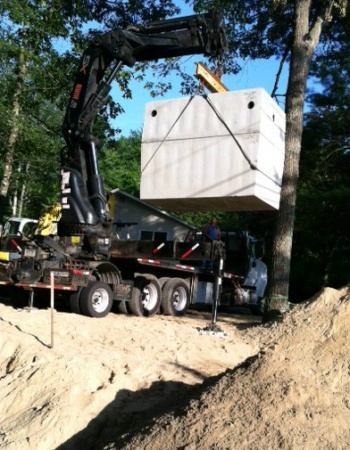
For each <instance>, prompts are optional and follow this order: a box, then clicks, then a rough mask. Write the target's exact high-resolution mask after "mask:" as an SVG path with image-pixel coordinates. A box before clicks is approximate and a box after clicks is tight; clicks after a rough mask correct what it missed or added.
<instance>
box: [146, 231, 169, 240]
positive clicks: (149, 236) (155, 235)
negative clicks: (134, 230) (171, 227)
mask: <svg viewBox="0 0 350 450" xmlns="http://www.w3.org/2000/svg"><path fill="white" fill-rule="evenodd" d="M167 235H168V233H166V232H164V231H141V234H140V239H141V241H161V242H164V241H166V240H167Z"/></svg>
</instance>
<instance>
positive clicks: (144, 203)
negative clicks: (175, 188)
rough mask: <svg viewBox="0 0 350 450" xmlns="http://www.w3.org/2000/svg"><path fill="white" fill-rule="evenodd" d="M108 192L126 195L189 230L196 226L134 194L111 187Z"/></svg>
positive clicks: (194, 228)
mask: <svg viewBox="0 0 350 450" xmlns="http://www.w3.org/2000/svg"><path fill="white" fill-rule="evenodd" d="M110 194H113V195H114V196H116V197H117V196H121V197H126V198H128V199H129V200H131V201H133V202H135V203H139V204H141V205H143V206H145V207H146V208H149V209H150V210H152V211H153V212H154V213H156V214H158V215H161V216H165V217H167V218H168V219H171V220H173V221H174V222H177V223H179V224H181V225H183V226H185V227H187V228H189V229H191V230H196V229H197V228H198V227H196V226H195V225H192V224H190V223H188V222H185V221H184V220H181V219H179V218H178V217H176V216H173V215H172V214H169V213H168V212H167V211H165V210H164V209H160V208H157V207H156V206H154V205H151V204H150V203H148V202H145V201H144V200H141V199H139V198H138V197H135V196H134V195H131V194H129V193H128V192H125V191H122V190H121V189H119V188H116V189H112V190H111V191H110Z"/></svg>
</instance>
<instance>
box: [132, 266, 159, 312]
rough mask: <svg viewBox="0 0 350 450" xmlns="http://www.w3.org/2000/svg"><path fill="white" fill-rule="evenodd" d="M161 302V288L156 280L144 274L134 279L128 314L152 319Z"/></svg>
mask: <svg viewBox="0 0 350 450" xmlns="http://www.w3.org/2000/svg"><path fill="white" fill-rule="evenodd" d="M160 302H161V287H160V283H159V281H158V278H157V277H155V276H153V275H150V274H145V275H141V276H138V277H136V278H135V282H134V287H133V291H132V299H131V301H130V302H129V305H128V306H129V308H130V312H131V313H132V314H134V315H135V316H143V317H152V316H154V315H155V314H157V313H158V311H159V307H160Z"/></svg>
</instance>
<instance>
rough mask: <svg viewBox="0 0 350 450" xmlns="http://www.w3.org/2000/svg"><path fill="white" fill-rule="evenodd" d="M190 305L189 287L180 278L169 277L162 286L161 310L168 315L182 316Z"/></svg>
mask: <svg viewBox="0 0 350 450" xmlns="http://www.w3.org/2000/svg"><path fill="white" fill-rule="evenodd" d="M189 306H190V288H189V286H188V283H186V281H185V280H183V279H182V278H170V279H169V280H168V281H167V282H166V283H165V284H164V286H163V296H162V310H163V312H164V314H167V315H170V316H184V315H185V314H186V311H187V310H188V308H189Z"/></svg>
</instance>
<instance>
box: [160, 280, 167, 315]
mask: <svg viewBox="0 0 350 450" xmlns="http://www.w3.org/2000/svg"><path fill="white" fill-rule="evenodd" d="M169 279H170V278H169V277H161V278H159V283H160V287H161V288H162V298H163V287H164V285H165V283H166V282H167V281H168V280H169ZM159 312H160V313H161V314H164V308H163V301H161V303H160V308H159Z"/></svg>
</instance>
